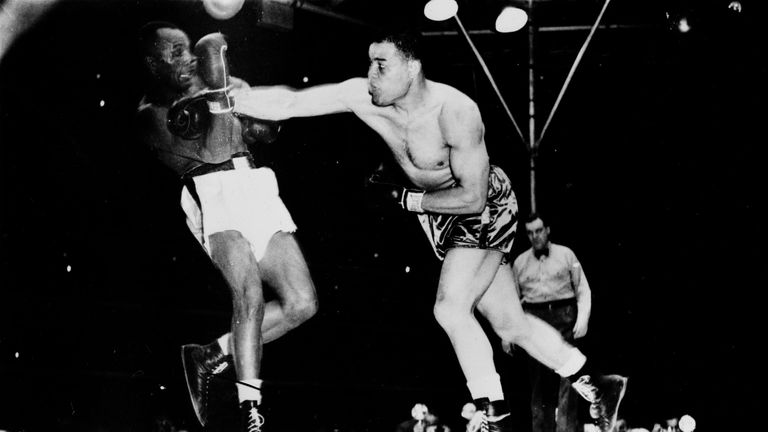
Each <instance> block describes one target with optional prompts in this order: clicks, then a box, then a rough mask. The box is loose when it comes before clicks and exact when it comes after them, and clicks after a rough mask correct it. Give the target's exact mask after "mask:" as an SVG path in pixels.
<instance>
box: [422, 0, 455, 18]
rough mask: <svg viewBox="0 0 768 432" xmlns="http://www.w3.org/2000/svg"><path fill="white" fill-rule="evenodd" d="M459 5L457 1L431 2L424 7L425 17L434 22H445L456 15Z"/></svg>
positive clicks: (431, 0)
mask: <svg viewBox="0 0 768 432" xmlns="http://www.w3.org/2000/svg"><path fill="white" fill-rule="evenodd" d="M458 11H459V4H458V3H456V0H429V2H427V4H426V5H424V16H425V17H427V18H429V19H430V20H432V21H445V20H447V19H450V18H452V17H453V16H454V15H456V12H458Z"/></svg>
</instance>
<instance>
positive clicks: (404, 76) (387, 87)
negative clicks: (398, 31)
mask: <svg viewBox="0 0 768 432" xmlns="http://www.w3.org/2000/svg"><path fill="white" fill-rule="evenodd" d="M368 58H369V59H370V65H369V66H368V93H369V94H370V95H371V103H373V104H374V105H376V106H388V105H392V104H393V103H394V102H395V101H397V99H399V98H401V97H402V96H405V94H406V93H408V88H409V87H410V85H411V82H412V81H413V69H414V68H413V67H412V65H411V64H410V63H411V62H409V61H408V60H406V59H405V58H404V57H403V56H402V54H400V52H399V51H397V48H395V45H394V44H393V43H391V42H382V43H372V44H371V46H370V47H369V48H368Z"/></svg>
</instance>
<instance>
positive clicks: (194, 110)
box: [166, 96, 210, 140]
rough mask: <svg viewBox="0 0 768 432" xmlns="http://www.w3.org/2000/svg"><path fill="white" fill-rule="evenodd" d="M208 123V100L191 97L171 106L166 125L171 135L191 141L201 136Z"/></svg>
mask: <svg viewBox="0 0 768 432" xmlns="http://www.w3.org/2000/svg"><path fill="white" fill-rule="evenodd" d="M209 121H210V113H209V111H208V100H207V99H206V98H205V97H204V96H193V97H188V98H184V99H181V100H179V101H177V102H175V103H174V104H173V105H171V107H170V108H169V109H168V116H167V119H166V125H167V126H168V130H169V131H170V132H171V133H172V134H174V135H176V136H178V137H181V138H184V139H187V140H193V139H197V138H200V136H202V135H203V133H204V132H205V131H206V130H207V129H208V123H209Z"/></svg>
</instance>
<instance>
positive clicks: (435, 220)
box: [418, 165, 517, 263]
mask: <svg viewBox="0 0 768 432" xmlns="http://www.w3.org/2000/svg"><path fill="white" fill-rule="evenodd" d="M418 217H419V221H420V222H421V227H422V228H423V229H424V232H425V233H426V234H427V238H429V241H430V243H431V244H432V249H433V250H434V252H435V255H437V257H438V258H439V259H440V260H443V259H444V258H445V254H446V252H447V251H448V249H451V248H457V247H465V248H475V249H491V250H497V251H499V252H502V253H504V259H503V260H502V263H506V262H508V260H507V256H506V255H507V253H509V251H510V249H511V248H512V243H513V242H514V240H515V232H516V231H517V198H516V197H515V192H514V191H513V190H512V183H511V182H510V180H509V177H507V175H506V173H504V171H502V169H501V168H499V167H497V166H495V165H491V169H490V173H489V175H488V198H487V200H486V203H485V209H484V210H483V212H482V213H481V214H472V215H447V214H434V213H424V214H419V215H418Z"/></svg>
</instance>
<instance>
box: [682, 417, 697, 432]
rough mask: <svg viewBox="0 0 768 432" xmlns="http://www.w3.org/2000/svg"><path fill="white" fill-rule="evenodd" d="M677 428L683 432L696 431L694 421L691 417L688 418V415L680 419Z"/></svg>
mask: <svg viewBox="0 0 768 432" xmlns="http://www.w3.org/2000/svg"><path fill="white" fill-rule="evenodd" d="M678 427H679V428H680V430H681V431H683V432H693V430H694V429H696V420H694V419H693V417H691V416H689V415H688V414H685V415H683V416H682V417H680V421H679V422H678Z"/></svg>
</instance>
